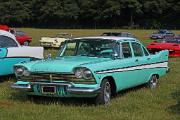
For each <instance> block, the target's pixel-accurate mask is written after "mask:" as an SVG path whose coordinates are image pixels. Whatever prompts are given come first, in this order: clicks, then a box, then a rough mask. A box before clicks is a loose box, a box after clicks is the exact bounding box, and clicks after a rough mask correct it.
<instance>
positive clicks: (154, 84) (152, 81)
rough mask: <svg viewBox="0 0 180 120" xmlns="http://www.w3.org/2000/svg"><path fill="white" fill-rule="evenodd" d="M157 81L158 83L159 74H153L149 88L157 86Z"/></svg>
mask: <svg viewBox="0 0 180 120" xmlns="http://www.w3.org/2000/svg"><path fill="white" fill-rule="evenodd" d="M157 83H158V79H157V75H153V76H151V79H150V80H149V82H148V83H147V85H148V87H149V88H151V89H154V88H156V87H157Z"/></svg>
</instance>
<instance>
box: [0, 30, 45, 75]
mask: <svg viewBox="0 0 180 120" xmlns="http://www.w3.org/2000/svg"><path fill="white" fill-rule="evenodd" d="M42 58H43V48H42V47H28V46H21V45H20V44H19V43H18V42H17V41H16V38H15V36H14V35H13V34H11V33H9V32H7V31H4V30H0V76H3V75H8V74H13V73H14V70H13V65H14V64H16V63H19V62H26V61H31V60H36V59H42Z"/></svg>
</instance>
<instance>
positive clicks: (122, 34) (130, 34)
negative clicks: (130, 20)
mask: <svg viewBox="0 0 180 120" xmlns="http://www.w3.org/2000/svg"><path fill="white" fill-rule="evenodd" d="M101 36H118V37H132V38H134V37H135V36H134V35H133V34H132V33H129V32H105V33H103V34H102V35H101Z"/></svg>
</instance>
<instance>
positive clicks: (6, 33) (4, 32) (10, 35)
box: [0, 30, 16, 40]
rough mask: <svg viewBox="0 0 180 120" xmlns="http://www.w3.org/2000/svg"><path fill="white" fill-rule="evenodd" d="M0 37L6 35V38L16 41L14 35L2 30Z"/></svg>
mask: <svg viewBox="0 0 180 120" xmlns="http://www.w3.org/2000/svg"><path fill="white" fill-rule="evenodd" d="M0 35H4V36H7V37H10V38H12V39H14V40H16V37H15V36H14V35H13V34H11V33H10V32H7V31H5V30H0Z"/></svg>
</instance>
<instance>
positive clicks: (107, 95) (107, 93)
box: [104, 82, 111, 103]
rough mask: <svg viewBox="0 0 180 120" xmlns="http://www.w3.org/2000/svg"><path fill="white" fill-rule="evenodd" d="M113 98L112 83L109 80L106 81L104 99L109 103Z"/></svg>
mask: <svg viewBox="0 0 180 120" xmlns="http://www.w3.org/2000/svg"><path fill="white" fill-rule="evenodd" d="M110 99H111V85H110V83H109V82H106V83H105V88H104V101H105V103H108V102H109V101H110Z"/></svg>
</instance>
